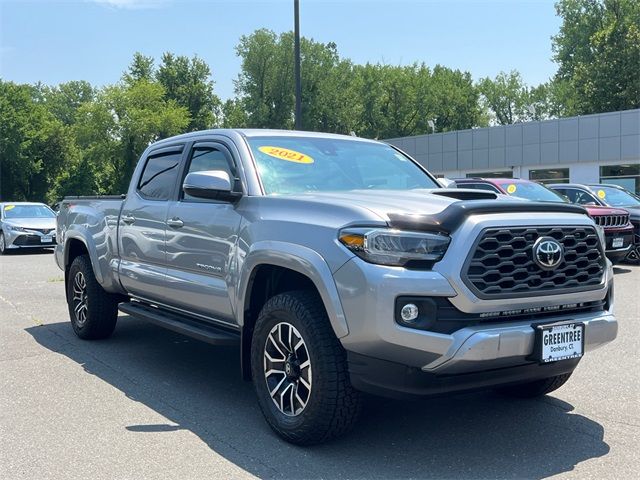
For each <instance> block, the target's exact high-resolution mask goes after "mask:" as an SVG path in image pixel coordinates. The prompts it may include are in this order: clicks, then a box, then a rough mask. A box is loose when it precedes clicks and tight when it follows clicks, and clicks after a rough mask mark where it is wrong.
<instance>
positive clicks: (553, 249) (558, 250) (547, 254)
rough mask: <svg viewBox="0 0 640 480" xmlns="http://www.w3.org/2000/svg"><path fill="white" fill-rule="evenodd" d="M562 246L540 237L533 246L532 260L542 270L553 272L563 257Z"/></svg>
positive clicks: (549, 238) (547, 238) (551, 239)
mask: <svg viewBox="0 0 640 480" xmlns="http://www.w3.org/2000/svg"><path fill="white" fill-rule="evenodd" d="M563 250H564V249H563V248H562V244H560V243H559V242H558V241H556V240H554V239H553V238H551V237H540V238H539V239H538V240H537V241H536V243H534V244H533V259H534V260H535V262H536V263H537V264H538V266H539V267H540V268H542V269H543V270H553V269H555V268H556V267H557V266H558V265H560V262H562V258H563V256H564V251H563Z"/></svg>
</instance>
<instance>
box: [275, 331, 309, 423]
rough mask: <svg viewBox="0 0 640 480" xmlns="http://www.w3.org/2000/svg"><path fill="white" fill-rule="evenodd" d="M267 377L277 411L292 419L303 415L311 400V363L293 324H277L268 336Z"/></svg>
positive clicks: (305, 347) (303, 343)
mask: <svg viewBox="0 0 640 480" xmlns="http://www.w3.org/2000/svg"><path fill="white" fill-rule="evenodd" d="M264 377H265V381H266V382H267V389H268V390H269V395H270V396H271V399H272V400H273V403H274V404H275V406H276V407H277V408H278V410H280V412H282V413H283V414H285V415H287V416H290V417H295V416H298V415H300V413H302V411H303V410H304V409H305V407H306V406H307V404H308V403H309V398H310V397H311V388H312V383H313V380H312V373H311V359H310V358H309V351H308V349H307V345H306V344H305V342H304V339H303V338H302V335H300V332H299V331H298V330H297V329H296V328H295V327H294V326H293V325H291V324H290V323H287V322H281V323H278V324H276V325H275V326H274V327H273V328H272V329H271V331H270V332H269V335H268V336H267V340H266V342H265V345H264Z"/></svg>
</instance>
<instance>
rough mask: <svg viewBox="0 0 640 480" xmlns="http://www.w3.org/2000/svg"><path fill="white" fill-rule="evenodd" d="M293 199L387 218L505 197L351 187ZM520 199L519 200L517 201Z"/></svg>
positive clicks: (460, 191) (431, 212)
mask: <svg viewBox="0 0 640 480" xmlns="http://www.w3.org/2000/svg"><path fill="white" fill-rule="evenodd" d="M282 198H288V199H291V200H300V201H306V202H313V203H315V202H317V203H322V204H323V205H335V206H346V205H350V206H354V207H360V208H362V209H364V210H368V211H370V212H371V213H374V214H375V215H376V216H378V217H380V218H381V219H382V220H385V221H386V220H388V219H389V214H396V213H400V214H421V215H434V214H437V213H440V212H442V211H443V210H444V209H445V208H447V207H448V206H449V205H451V204H452V203H454V202H459V201H461V200H496V199H498V200H505V201H510V200H509V199H508V198H505V196H503V195H496V194H494V193H492V192H482V191H479V190H470V189H467V190H465V189H458V188H452V189H444V188H442V189H433V190H426V189H425V190H404V191H403V190H351V191H346V192H322V193H305V194H300V195H288V196H286V197H282ZM516 203H520V202H516Z"/></svg>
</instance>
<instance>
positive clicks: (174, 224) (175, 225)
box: [167, 217, 184, 228]
mask: <svg viewBox="0 0 640 480" xmlns="http://www.w3.org/2000/svg"><path fill="white" fill-rule="evenodd" d="M167 225H169V226H170V227H173V228H180V227H182V226H184V222H183V221H182V220H180V219H179V218H177V217H173V218H170V219H169V220H167Z"/></svg>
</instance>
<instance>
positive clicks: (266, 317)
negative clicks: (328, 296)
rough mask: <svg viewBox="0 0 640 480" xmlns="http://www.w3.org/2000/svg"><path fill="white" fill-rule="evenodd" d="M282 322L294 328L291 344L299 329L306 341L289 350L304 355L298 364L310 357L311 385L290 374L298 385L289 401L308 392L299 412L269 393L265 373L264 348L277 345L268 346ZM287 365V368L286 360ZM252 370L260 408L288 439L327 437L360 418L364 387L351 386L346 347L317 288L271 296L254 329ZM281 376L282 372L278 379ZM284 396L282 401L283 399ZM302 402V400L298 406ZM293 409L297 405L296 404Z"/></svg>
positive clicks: (319, 439) (306, 440)
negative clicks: (285, 407) (288, 409)
mask: <svg viewBox="0 0 640 480" xmlns="http://www.w3.org/2000/svg"><path fill="white" fill-rule="evenodd" d="M278 325H281V327H282V328H283V329H284V330H285V331H287V332H288V331H291V332H294V333H293V334H292V335H293V336H294V339H295V340H294V341H291V340H289V346H291V344H295V343H298V344H299V345H300V343H299V341H298V339H297V338H298V337H296V335H298V336H299V339H300V340H301V341H302V345H301V347H300V348H297V347H293V348H291V349H290V350H288V351H289V352H291V351H293V353H288V355H290V357H291V355H294V356H301V357H302V358H296V359H294V362H295V361H297V362H298V366H299V367H300V366H301V365H300V364H299V362H300V361H302V360H304V359H305V358H306V359H307V360H309V362H310V364H309V365H310V366H309V367H308V371H307V372H308V373H307V374H306V375H308V377H307V380H310V382H309V383H310V384H311V387H310V388H309V389H306V387H305V386H304V385H302V383H301V382H302V380H301V379H300V378H297V379H292V380H291V383H292V384H293V386H292V387H291V388H292V390H291V391H290V392H289V393H291V392H294V393H291V399H290V403H289V406H291V405H293V403H294V402H297V400H294V394H295V395H296V397H295V398H298V397H297V395H298V393H299V391H300V392H301V397H304V396H305V392H306V393H307V397H306V399H307V401H306V405H305V406H302V407H301V410H300V411H299V413H295V414H293V415H287V414H285V413H283V411H282V409H281V408H280V407H278V406H276V403H275V400H274V399H272V397H271V395H270V387H269V386H268V384H267V382H268V380H267V375H266V374H265V370H266V369H267V368H266V363H265V349H267V348H273V347H272V345H271V344H269V345H271V346H270V347H268V344H267V341H268V340H269V335H273V334H274V331H276V330H277V329H278ZM286 325H290V326H293V327H294V329H292V330H288V327H286ZM289 338H291V337H289ZM269 341H271V340H269ZM301 349H304V352H301V351H300V350H301ZM284 357H285V354H283V358H284ZM303 363H306V362H303ZM269 368H271V367H269ZM282 369H283V370H285V368H284V362H283V363H282ZM251 370H252V377H253V383H254V386H255V389H256V394H257V396H258V403H259V405H260V409H261V410H262V413H263V414H264V416H265V418H266V420H267V423H269V425H270V426H271V428H272V429H273V430H274V431H275V432H276V433H277V434H278V435H280V436H281V437H282V438H283V439H284V440H286V441H287V442H290V443H293V444H296V445H312V444H317V443H321V442H325V441H328V440H330V439H332V438H336V437H338V436H341V435H343V434H345V433H347V432H348V431H349V430H350V429H351V428H352V427H353V425H354V424H355V423H356V421H357V419H358V416H359V414H360V410H361V404H362V402H361V397H360V393H359V392H358V391H356V390H355V389H354V388H353V387H352V386H351V382H350V380H349V372H348V370H347V357H346V352H345V350H344V349H343V348H342V345H340V342H339V341H338V339H337V338H336V336H335V334H334V332H333V330H332V328H331V325H330V323H329V319H328V318H327V314H326V312H325V309H324V305H323V304H322V301H321V299H320V298H319V297H318V295H317V294H316V293H315V292H310V291H294V292H287V293H282V294H280V295H276V296H274V297H272V298H271V299H269V300H268V301H267V303H266V304H265V305H264V307H263V309H262V311H261V312H260V315H259V317H258V320H257V322H256V326H255V329H254V333H253V338H252V343H251ZM291 370H293V369H291ZM301 372H302V370H301V369H298V373H299V377H303V376H305V374H304V373H301ZM311 376H312V378H311ZM271 378H272V377H271ZM280 378H283V377H280ZM277 380H278V377H276V382H277ZM283 381H286V382H289V377H287V376H284V378H283ZM280 383H282V382H280ZM287 388H289V387H288V386H286V384H285V388H284V389H283V390H281V391H283V394H284V392H286V391H287ZM294 388H295V390H294ZM277 396H278V395H276V397H277ZM280 398H282V397H280ZM284 398H286V397H284ZM280 402H281V406H282V402H283V400H280ZM300 405H301V404H300V403H298V405H297V406H298V407H300ZM291 409H292V410H297V408H295V409H294V408H293V407H292V406H291Z"/></svg>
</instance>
